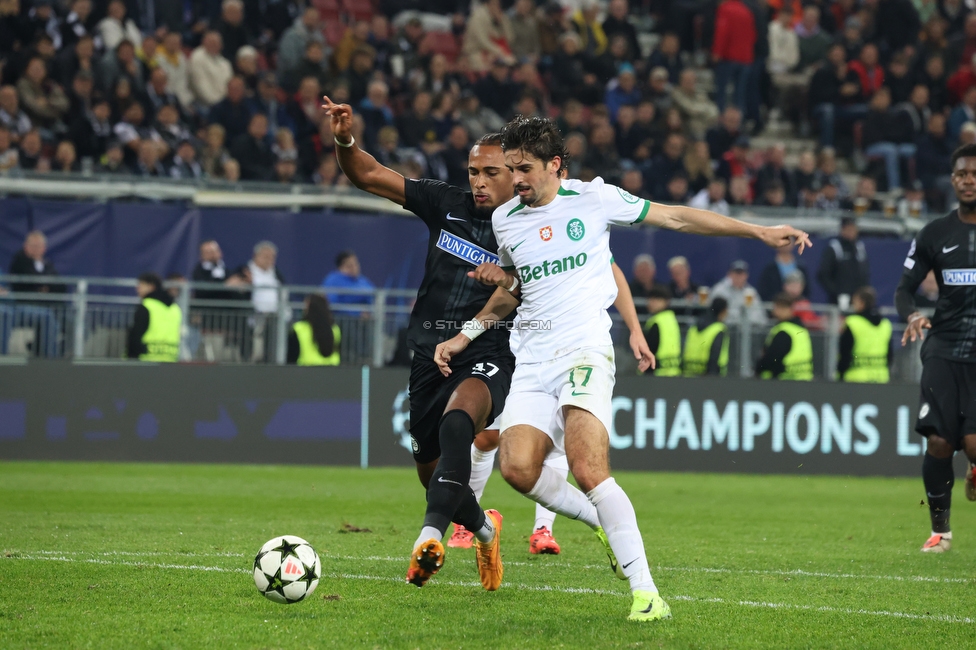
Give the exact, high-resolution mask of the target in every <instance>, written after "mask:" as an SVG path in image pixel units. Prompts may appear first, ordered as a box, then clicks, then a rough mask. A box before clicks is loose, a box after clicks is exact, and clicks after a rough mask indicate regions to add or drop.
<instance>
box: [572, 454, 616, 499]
mask: <svg viewBox="0 0 976 650" xmlns="http://www.w3.org/2000/svg"><path fill="white" fill-rule="evenodd" d="M569 471H571V472H572V473H573V478H575V479H576V483H577V484H578V485H579V487H580V490H582V491H583V492H589V491H590V490H592V489H593V488H595V487H596V486H598V485H599V484H600V483H603V482H604V481H605V480H607V479H608V478H610V468H609V467H606V466H604V465H602V464H601V463H599V462H593V461H592V459H588V458H577V459H573V460H571V461H570V462H569Z"/></svg>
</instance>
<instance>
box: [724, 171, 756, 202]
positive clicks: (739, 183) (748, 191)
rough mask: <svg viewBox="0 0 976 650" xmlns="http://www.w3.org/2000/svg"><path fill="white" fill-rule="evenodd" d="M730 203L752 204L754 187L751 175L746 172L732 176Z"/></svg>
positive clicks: (730, 180)
mask: <svg viewBox="0 0 976 650" xmlns="http://www.w3.org/2000/svg"><path fill="white" fill-rule="evenodd" d="M728 196H729V198H728V201H729V205H752V203H753V200H752V188H751V187H750V185H749V177H748V176H746V175H745V174H740V175H737V176H732V177H731V178H730V179H729V195H728Z"/></svg>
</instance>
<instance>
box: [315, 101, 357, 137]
mask: <svg viewBox="0 0 976 650" xmlns="http://www.w3.org/2000/svg"><path fill="white" fill-rule="evenodd" d="M322 110H324V111H325V114H326V115H328V116H329V117H330V118H332V135H333V136H334V137H336V138H338V139H339V140H340V141H341V142H348V141H349V138H351V137H352V107H351V106H350V105H349V104H333V103H332V100H331V99H329V97H328V95H325V96H323V97H322Z"/></svg>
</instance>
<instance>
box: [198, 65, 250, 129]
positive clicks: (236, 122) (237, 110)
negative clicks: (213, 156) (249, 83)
mask: <svg viewBox="0 0 976 650" xmlns="http://www.w3.org/2000/svg"><path fill="white" fill-rule="evenodd" d="M245 92H246V86H245V84H244V79H243V78H241V77H231V79H230V81H228V82H227V93H226V96H225V97H224V98H223V99H222V100H220V101H219V102H217V103H216V104H214V105H213V106H212V107H211V108H210V113H209V114H208V115H207V119H208V120H209V121H210V123H211V124H219V125H221V126H222V127H224V131H225V132H226V134H227V138H228V139H229V140H234V138H236V137H237V136H239V135H241V134H242V133H244V132H245V131H247V125H248V123H249V122H250V121H251V113H252V109H251V105H250V103H249V102H248V101H247V95H246V94H245Z"/></svg>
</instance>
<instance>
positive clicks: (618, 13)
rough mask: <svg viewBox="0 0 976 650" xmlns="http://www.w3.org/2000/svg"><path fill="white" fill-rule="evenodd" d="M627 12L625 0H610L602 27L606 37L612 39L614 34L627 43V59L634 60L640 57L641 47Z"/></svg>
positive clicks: (635, 29)
mask: <svg viewBox="0 0 976 650" xmlns="http://www.w3.org/2000/svg"><path fill="white" fill-rule="evenodd" d="M628 12H629V7H628V6H627V0H610V5H609V7H608V11H607V17H606V18H605V19H604V20H603V24H602V28H603V33H604V35H605V36H606V37H607V38H608V39H610V40H613V38H614V37H615V36H620V37H622V38H623V39H624V42H625V43H626V44H627V59H628V60H630V61H634V60H637V59H639V58H641V49H640V43H639V42H638V40H637V28H636V27H634V25H633V23H631V22H630V20H629V18H628Z"/></svg>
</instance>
